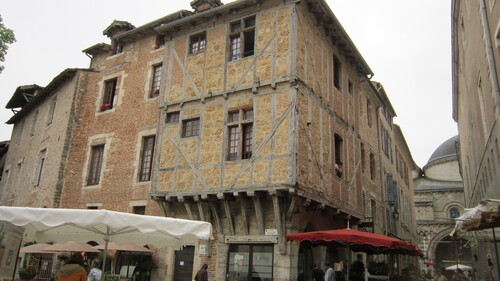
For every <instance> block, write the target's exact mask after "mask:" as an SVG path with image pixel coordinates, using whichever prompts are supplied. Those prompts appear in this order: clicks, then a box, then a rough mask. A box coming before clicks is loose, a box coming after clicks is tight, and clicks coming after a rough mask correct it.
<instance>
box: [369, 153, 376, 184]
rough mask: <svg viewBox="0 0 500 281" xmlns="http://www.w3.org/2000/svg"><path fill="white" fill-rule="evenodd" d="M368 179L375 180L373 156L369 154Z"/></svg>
mask: <svg viewBox="0 0 500 281" xmlns="http://www.w3.org/2000/svg"><path fill="white" fill-rule="evenodd" d="M370 178H371V179H372V180H373V179H375V155H373V153H371V152H370Z"/></svg>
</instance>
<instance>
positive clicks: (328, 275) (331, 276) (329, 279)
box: [325, 262, 335, 281]
mask: <svg viewBox="0 0 500 281" xmlns="http://www.w3.org/2000/svg"><path fill="white" fill-rule="evenodd" d="M325 265H326V272H325V281H335V271H333V268H332V264H331V263H329V262H328V263H325Z"/></svg>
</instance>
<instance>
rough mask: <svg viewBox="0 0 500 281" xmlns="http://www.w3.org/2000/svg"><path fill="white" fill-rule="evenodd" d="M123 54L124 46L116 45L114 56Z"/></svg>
mask: <svg viewBox="0 0 500 281" xmlns="http://www.w3.org/2000/svg"><path fill="white" fill-rule="evenodd" d="M121 53H123V44H122V43H116V44H115V47H114V49H113V55H117V54H121Z"/></svg>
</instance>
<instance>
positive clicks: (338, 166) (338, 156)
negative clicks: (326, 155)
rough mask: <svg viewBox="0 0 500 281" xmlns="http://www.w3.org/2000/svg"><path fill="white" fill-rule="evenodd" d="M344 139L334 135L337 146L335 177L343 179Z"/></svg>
mask: <svg viewBox="0 0 500 281" xmlns="http://www.w3.org/2000/svg"><path fill="white" fill-rule="evenodd" d="M342 142H343V141H342V138H341V137H340V136H339V135H337V134H335V135H334V145H335V152H334V157H335V159H334V161H335V175H336V176H337V177H340V178H341V177H342V173H343V168H344V167H343V163H342V158H343V157H342Z"/></svg>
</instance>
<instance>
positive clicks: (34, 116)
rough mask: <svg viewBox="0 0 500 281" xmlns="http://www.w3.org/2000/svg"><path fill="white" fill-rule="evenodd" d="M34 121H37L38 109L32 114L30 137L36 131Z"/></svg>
mask: <svg viewBox="0 0 500 281" xmlns="http://www.w3.org/2000/svg"><path fill="white" fill-rule="evenodd" d="M36 119H38V109H37V110H36V111H35V113H34V114H33V121H32V123H31V130H30V136H34V135H35V129H36Z"/></svg>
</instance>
